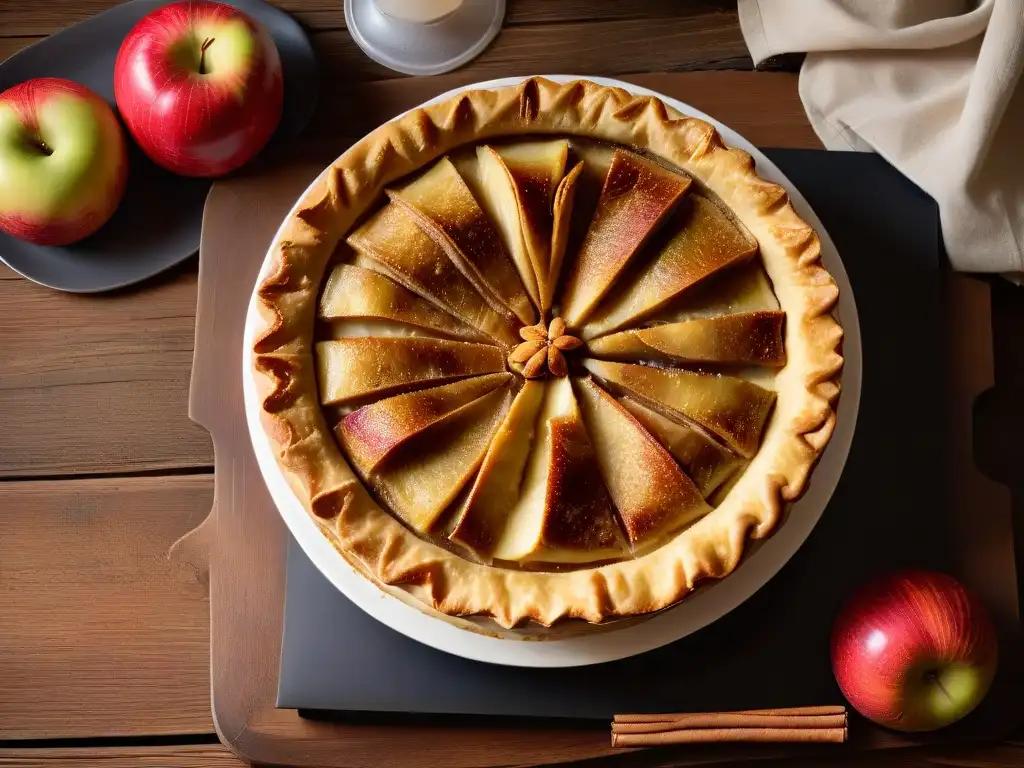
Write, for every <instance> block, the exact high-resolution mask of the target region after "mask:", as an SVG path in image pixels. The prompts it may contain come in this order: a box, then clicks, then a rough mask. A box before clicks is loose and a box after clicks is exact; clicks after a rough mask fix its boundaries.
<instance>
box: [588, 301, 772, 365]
mask: <svg viewBox="0 0 1024 768" xmlns="http://www.w3.org/2000/svg"><path fill="white" fill-rule="evenodd" d="M785 319H786V313H785V312H780V311H778V310H762V311H757V312H741V313H738V314H735V315H719V316H718V317H704V318H698V319H695V320H684V321H683V322H681V323H666V324H663V325H655V326H652V327H650V328H638V329H636V330H630V331H620V332H619V333H613V334H611V335H609V336H602V337H600V338H598V339H594V340H592V341H590V342H589V343H588V344H587V348H588V349H589V350H590V353H591V354H592V355H594V356H595V357H600V358H603V359H606V360H627V361H629V360H632V361H638V362H639V361H648V362H655V363H729V364H739V365H770V366H782V365H785V364H786V348H785V344H784V340H783V335H782V333H783V322H784V321H785Z"/></svg>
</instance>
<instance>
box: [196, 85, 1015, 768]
mask: <svg viewBox="0 0 1024 768" xmlns="http://www.w3.org/2000/svg"><path fill="white" fill-rule="evenodd" d="M784 77H785V76H784ZM632 79H633V80H634V81H635V82H637V83H638V84H641V85H645V86H648V87H651V88H655V89H657V90H660V91H662V92H665V93H667V94H669V95H672V96H676V97H678V98H680V99H683V100H684V101H688V102H689V103H692V104H694V106H696V107H698V108H704V109H708V111H710V112H711V113H713V114H715V116H716V117H718V118H720V119H721V120H723V121H724V122H725V123H727V124H733V125H736V126H737V127H740V125H741V124H742V127H741V128H740V130H741V131H742V132H744V133H745V135H746V136H747V138H749V139H751V140H752V141H753V142H754V143H761V144H765V143H772V140H771V139H772V138H774V137H776V136H778V135H779V133H780V128H779V122H778V121H779V120H780V119H782V120H785V119H789V120H790V122H791V123H792V124H793V126H794V130H793V133H794V134H795V133H797V132H798V131H799V130H804V129H801V128H799V127H798V126H801V125H802V126H806V122H805V120H804V118H803V116H802V112H801V111H800V110H799V105H798V103H796V99H795V89H794V88H793V85H792V80H791V79H789V78H788V77H785V82H783V81H782V80H780V79H779V78H774V77H770V76H769V77H766V76H764V75H748V76H745V77H742V78H737V77H735V76H732V75H727V76H724V77H722V78H720V79H719V78H716V77H715V76H714V75H711V76H710V77H709V76H708V74H707V73H701V74H700V75H688V74H678V75H657V76H643V77H636V78H632ZM773 81H774V82H775V83H776V84H775V85H772V82H773ZM404 82H406V83H408V84H409V85H408V86H406V87H407V91H406V92H404V93H403V94H402V95H401V98H399V99H397V100H396V101H395V102H394V103H393V104H391V106H393V107H394V111H395V112H398V111H400V110H401V109H405V108H408V107H411V106H414V105H415V104H417V103H420V102H422V101H424V100H426V99H427V98H430V97H431V96H433V95H435V94H436V92H437V91H438V90H441V89H440V88H439V87H438V86H437V85H436V84H433V85H432V84H431V83H430V82H418V81H412V80H409V81H404ZM417 83H418V84H419V86H420V87H419V88H417V87H416V84H417ZM722 88H728V89H730V93H729V96H730V98H729V99H728V100H722V99H721V97H720V93H721V89H722ZM392 95H393V94H392ZM708 101H712V102H715V105H717V107H718V108H714V106H710V107H709V106H708V105H707V102H708ZM769 107H770V111H769ZM758 114H760V115H764V114H773V115H776V116H777V117H776V118H775V119H773V121H771V123H770V125H768V127H767V128H766V129H765V134H766V135H761V134H760V133H759V130H758V128H757V125H758V124H759V123H758V122H757V120H756V119H755V118H754V116H756V115H758ZM787 116H788V117H787ZM797 116H798V117H797ZM807 143H808V142H806V141H805V142H803V145H804V146H806V145H807ZM336 150H337V146H336V145H335V146H334V147H330V148H326V149H323V150H322V151H321V149H319V148H318V147H316V146H305V147H302V148H301V149H299V150H298V151H297V152H296V156H301V158H302V160H301V161H297V160H288V159H287V158H283V157H279V158H278V162H277V163H276V164H274V165H264V166H263V167H262V168H260V169H256V170H255V171H253V172H251V173H249V174H247V175H245V176H239V177H236V178H232V179H229V180H226V181H223V182H219V183H218V184H217V185H215V187H214V189H213V190H212V192H211V194H210V197H209V199H208V201H207V205H206V211H205V216H204V221H203V241H202V246H201V251H200V278H199V280H200V282H199V300H198V308H197V314H196V348H195V361H194V367H193V376H192V388H191V400H190V416H191V417H192V418H193V419H194V420H196V421H197V422H199V423H200V424H202V425H203V426H204V427H205V428H207V429H208V430H209V431H210V433H211V435H212V437H213V442H214V450H215V454H216V483H215V497H214V509H213V512H212V513H211V515H210V517H209V518H208V519H207V521H206V522H205V523H204V524H203V525H202V526H200V528H199V529H197V530H196V531H195V532H194V533H193V534H192V535H191V536H189V537H187V539H186V540H184V541H183V542H182V543H181V545H180V547H179V551H178V554H179V556H180V557H185V558H188V559H191V560H193V561H194V562H196V563H200V562H206V563H208V564H209V568H210V601H211V674H212V688H213V713H214V721H215V724H216V726H217V730H218V733H219V734H220V737H221V739H222V740H223V741H224V742H225V743H226V744H227V745H228V746H230V747H231V748H232V749H233V750H235V751H237V752H238V753H239V754H240V755H241V756H243V757H245V758H247V759H249V760H251V761H253V762H259V763H272V764H280V765H296V766H300V765H302V766H305V765H309V766H312V765H316V766H323V767H331V768H333V767H335V766H336V767H338V768H342V767H343V766H344V767H345V768H354V767H356V766H380V765H395V766H413V767H415V766H423V768H428V766H429V767H431V768H432V767H433V766H436V765H444V766H450V767H451V768H485V767H487V766H499V765H501V766H509V765H534V764H542V763H543V764H549V763H558V762H564V761H569V760H581V759H586V758H595V757H601V756H607V755H609V754H611V753H612V750H611V749H610V746H609V737H608V732H607V730H605V729H603V728H602V729H579V728H573V727H570V726H565V725H558V724H552V725H551V726H550V727H544V728H536V727H532V728H526V727H522V726H519V727H517V726H516V725H515V724H511V725H509V724H506V723H505V722H504V721H499V722H497V723H495V722H494V721H487V722H483V723H480V724H478V725H472V726H462V725H455V724H453V723H452V721H450V720H445V721H438V722H436V723H425V722H423V721H419V720H418V721H416V722H414V723H406V724H392V723H386V722H381V721H372V722H366V723H361V724H353V723H332V722H323V721H312V720H306V719H302V718H300V717H299V716H298V714H297V713H296V712H294V711H290V710H279V709H277V708H276V707H275V698H276V688H277V671H278V658H279V653H280V641H281V622H282V612H283V594H284V583H283V578H284V572H285V543H286V530H285V527H284V524H283V522H282V521H281V519H280V517H279V515H278V513H277V511H276V509H275V508H274V506H273V503H272V501H271V500H270V498H269V496H268V494H267V493H266V490H265V488H264V486H263V481H262V478H261V477H260V473H259V470H258V468H257V466H256V463H255V459H254V457H253V455H252V451H251V448H250V446H249V437H248V431H247V428H246V423H245V417H244V413H243V408H242V398H241V391H240V380H239V377H240V372H241V338H242V326H243V322H244V317H245V311H246V308H247V305H248V301H249V297H250V293H251V290H252V286H253V284H254V282H255V278H256V274H257V272H258V270H259V268H260V265H261V264H262V261H263V257H264V255H265V253H266V250H267V248H268V246H269V243H270V240H271V238H272V236H273V234H274V232H275V231H276V229H277V227H278V226H279V224H280V222H281V220H282V219H283V217H284V215H285V214H286V213H287V211H288V210H289V208H290V207H291V205H292V204H293V202H294V200H295V199H296V198H297V197H298V195H299V194H300V193H301V192H302V190H303V189H304V188H305V187H306V186H307V184H308V183H309V182H310V181H311V180H312V179H313V178H314V177H315V176H316V175H317V173H319V171H320V170H321V169H322V168H323V167H324V166H325V165H326V164H327V163H328V162H330V161H331V160H332V159H333V156H334V154H335V153H336ZM955 285H956V286H957V287H956V289H955V290H954V291H953V292H952V295H951V297H950V300H951V301H952V302H954V304H955V310H951V313H952V315H953V316H955V317H957V318H958V322H957V324H956V326H955V327H956V333H953V334H952V335H951V337H950V338H951V339H952V353H953V354H954V355H957V356H959V357H958V358H957V359H959V360H962V361H964V364H963V365H959V366H957V370H958V371H959V372H960V373H961V374H962V376H961V377H959V378H958V379H957V381H955V382H954V383H953V386H952V390H953V391H952V393H951V395H952V404H953V406H954V407H953V410H952V411H951V412H952V413H953V414H954V416H955V418H956V419H957V429H958V432H957V434H958V436H960V437H962V438H963V439H962V440H961V439H957V440H955V441H954V442H955V444H956V446H961V447H962V449H959V450H958V453H957V455H955V456H952V457H951V460H952V461H954V462H956V465H957V466H958V467H959V468H960V469H959V470H958V472H959V474H960V477H962V479H963V482H961V483H960V484H959V485H958V486H957V487H958V489H959V490H957V491H956V493H957V494H960V495H961V496H960V497H959V499H960V500H962V501H963V502H964V503H967V502H968V501H969V503H970V504H974V505H985V506H986V507H987V508H988V509H989V510H992V511H994V512H993V514H990V515H988V516H987V517H986V521H987V522H985V523H983V525H984V526H985V530H984V532H983V533H984V534H985V535H983V536H981V537H978V536H972V537H971V540H972V541H979V542H980V544H979V546H981V545H984V544H985V542H986V541H988V542H989V544H993V543H998V538H999V537H1000V536H1002V537H1004V538H1005V534H1006V531H1007V530H1009V526H1010V520H1009V515H1010V512H1009V497H1008V493H1007V491H1006V490H1005V489H1004V488H1003V487H1002V486H999V485H996V484H994V483H991V482H990V481H988V480H986V479H985V478H984V477H983V476H981V475H980V473H978V472H976V471H975V470H974V469H973V465H972V463H971V456H970V450H969V446H970V444H971V441H970V434H971V433H970V430H971V420H970V403H971V402H972V401H973V399H974V397H975V396H976V395H977V394H978V393H980V392H982V391H984V390H985V389H987V388H989V387H990V386H991V383H992V359H991V351H990V350H991V334H990V331H989V323H988V317H989V307H988V288H987V286H986V285H985V284H984V283H981V282H977V281H958V282H957V283H956V284H955ZM951 306H952V305H951ZM967 317H973V318H976V320H975V321H973V322H965V321H964V320H965V318H967ZM979 524H980V523H979ZM967 559H968V560H969V562H968V563H966V564H965V569H966V571H967V572H969V573H970V574H971V576H972V579H971V583H972V585H974V586H976V588H979V589H980V590H981V591H982V593H983V594H984V596H985V598H986V599H987V600H988V602H989V603H990V604H991V605H993V606H994V607H995V608H996V610H997V611H998V612H999V613H1000V614H1001V615H1012V616H1013V617H1016V613H1017V596H1016V592H1015V590H1014V592H1013V594H1012V595H1007V594H1006V590H1005V589H1004V585H1005V583H1006V579H1005V576H1006V574H1007V573H1011V574H1012V572H1013V549H1012V546H1009V547H1008V546H1006V545H1005V544H1002V545H997V546H990V547H988V548H984V547H982V548H981V549H978V550H976V551H974V552H973V554H970V555H969V556H967ZM972 564H974V565H972ZM338 652H339V653H342V652H344V651H343V649H341V648H339V649H338ZM811 703H813V702H811ZM890 743H891V744H897V743H900V742H899V741H898V740H894V741H892V742H890ZM800 751H802V750H795V749H794V748H793V747H781V748H774V749H772V750H765V749H761V748H754V749H751V748H742V747H739V748H737V747H731V746H720V747H712V748H707V749H703V748H702V749H700V750H695V749H689V750H687V751H686V752H685V753H674V754H675V762H676V763H682V762H691V761H694V762H703V761H707V760H712V759H728V758H740V757H754V756H768V755H771V754H775V755H781V754H793V753H795V752H800ZM819 752H820V750H818V751H813V752H811V753H810V754H818V753H819ZM683 754H685V757H683ZM830 754H832V753H830ZM658 755H661V757H662V758H663V757H664V753H659V752H644V753H640V754H637V755H636V757H635V758H626V759H627V760H628V762H629V764H647V763H648V762H654V761H656V760H658V759H660V758H659V757H657V756H658Z"/></svg>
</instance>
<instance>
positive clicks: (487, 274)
mask: <svg viewBox="0 0 1024 768" xmlns="http://www.w3.org/2000/svg"><path fill="white" fill-rule="evenodd" d="M387 192H388V196H389V197H390V198H391V200H392V202H396V203H398V204H399V205H400V206H402V208H403V210H405V212H406V213H408V214H409V215H410V216H412V218H413V219H414V220H415V221H416V223H417V224H418V225H419V226H420V227H421V228H422V229H423V231H424V232H425V233H426V234H427V235H428V236H429V237H430V238H431V239H432V240H434V242H436V243H437V244H438V245H439V246H440V247H441V248H442V250H444V252H445V253H446V254H447V255H448V257H449V258H450V259H451V260H452V262H453V263H454V264H455V266H456V267H458V269H459V271H460V272H462V274H463V275H465V276H466V278H467V279H468V280H469V281H470V283H472V284H473V287H474V288H476V289H477V291H478V292H479V293H480V295H481V296H483V297H484V298H485V299H486V300H487V301H488V303H490V304H491V306H492V307H494V308H495V309H496V310H498V311H499V312H500V311H503V310H504V311H509V310H510V311H511V312H512V313H513V314H514V315H516V317H518V318H519V320H520V321H521V322H523V323H526V324H529V323H532V322H535V319H534V317H535V314H536V311H535V310H534V308H533V306H532V305H531V304H530V299H529V298H528V296H527V295H526V293H525V292H524V291H523V284H522V282H520V280H519V276H518V275H517V273H516V270H515V267H514V266H513V265H512V261H511V259H510V258H509V255H508V253H507V252H506V251H505V246H504V245H503V244H502V242H501V236H500V235H499V234H498V231H497V230H496V229H495V228H494V225H493V224H492V223H491V220H490V219H488V218H487V216H486V214H484V212H483V210H482V209H481V208H480V205H479V204H478V203H477V201H476V198H474V197H473V193H472V192H470V191H469V187H468V186H466V182H465V181H464V180H463V178H462V176H460V175H459V172H458V171H457V170H456V169H455V166H454V165H452V162H451V160H449V159H448V158H447V157H443V158H441V159H440V160H438V161H437V162H436V163H434V165H432V166H431V167H430V168H429V169H428V170H427V172H426V173H424V174H422V175H420V176H419V177H417V178H416V179H414V180H413V181H411V182H409V183H407V184H405V185H404V186H401V187H398V188H396V189H389V190H388V191H387Z"/></svg>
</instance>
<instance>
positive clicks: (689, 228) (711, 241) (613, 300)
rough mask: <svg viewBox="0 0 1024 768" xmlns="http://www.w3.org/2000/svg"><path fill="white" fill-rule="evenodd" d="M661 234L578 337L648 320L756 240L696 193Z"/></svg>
mask: <svg viewBox="0 0 1024 768" xmlns="http://www.w3.org/2000/svg"><path fill="white" fill-rule="evenodd" d="M663 235H664V238H665V239H664V240H662V241H661V245H660V246H659V247H658V249H657V253H655V254H654V256H653V258H651V259H650V260H649V261H648V262H647V263H645V264H643V265H641V266H640V267H639V271H638V273H637V274H636V276H635V277H629V278H628V282H627V284H625V285H623V286H622V288H621V290H620V291H617V292H616V294H615V295H614V296H612V297H610V298H609V299H608V301H607V302H605V304H604V305H602V306H601V307H599V308H598V310H597V312H595V313H594V315H593V316H592V317H591V318H590V319H589V320H588V321H587V325H586V327H585V328H584V329H583V337H584V338H587V339H591V338H594V337H595V336H599V335H601V334H604V333H608V332H609V331H612V330H615V329H617V328H621V327H622V326H623V325H626V324H627V323H632V322H636V321H638V320H640V319H642V318H645V317H649V316H650V315H652V314H654V313H655V312H657V311H658V310H659V309H661V308H662V307H664V306H665V305H666V304H668V303H669V302H670V301H672V299H674V298H675V297H677V296H679V295H680V294H681V293H682V292H683V291H685V290H687V289H688V288H690V287H691V286H693V285H695V284H697V283H698V282H700V281H701V280H704V279H705V278H707V277H708V276H709V275H713V274H714V273H715V272H718V271H719V270H721V269H725V268H726V267H728V266H729V265H731V264H736V263H737V262H740V261H743V260H746V259H749V258H751V257H752V256H753V255H754V254H755V253H756V252H757V241H756V240H754V239H753V238H752V237H751V236H750V235H748V234H747V233H746V232H745V231H743V230H741V229H740V228H739V227H738V226H737V225H736V224H735V223H733V221H732V220H731V219H730V218H729V217H728V216H726V215H725V213H724V212H723V211H722V209H721V208H719V207H718V206H717V205H715V204H714V203H713V202H711V201H710V200H708V199H707V198H706V197H703V196H701V195H698V194H690V195H687V196H686V198H685V199H684V200H683V201H682V202H681V203H680V204H679V207H678V208H677V209H676V211H675V213H674V214H673V215H672V218H671V219H670V220H669V221H668V222H667V223H666V224H665V229H664V232H663Z"/></svg>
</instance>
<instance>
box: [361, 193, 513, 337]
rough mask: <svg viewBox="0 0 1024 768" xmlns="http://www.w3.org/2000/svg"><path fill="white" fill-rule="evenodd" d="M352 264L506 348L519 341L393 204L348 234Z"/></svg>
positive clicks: (506, 319)
mask: <svg viewBox="0 0 1024 768" xmlns="http://www.w3.org/2000/svg"><path fill="white" fill-rule="evenodd" d="M348 244H349V245H350V246H351V247H352V248H354V249H355V251H356V253H357V254H359V255H360V256H359V259H358V260H357V264H358V265H359V266H366V267H369V268H371V269H375V270H377V271H378V272H382V273H384V274H385V275H387V276H388V277H390V278H391V279H392V280H394V281H395V282H397V283H398V284H399V285H402V286H404V287H405V288H407V289H409V290H410V291H412V292H413V293H418V294H419V295H420V296H422V297H424V298H425V299H427V300H428V301H431V302H433V303H434V304H436V305H437V306H438V307H440V308H441V309H443V310H445V311H446V312H449V313H450V314H452V315H455V316H456V317H458V318H460V319H462V320H464V321H465V322H466V323H468V324H469V325H471V326H473V327H474V328H476V329H477V330H479V331H483V332H484V333H486V334H487V335H488V336H490V337H491V338H493V339H495V340H497V341H499V342H501V343H502V344H504V345H505V346H514V345H515V344H517V343H518V342H519V335H518V333H516V330H517V328H518V327H519V325H520V323H519V321H518V319H517V318H516V317H515V316H514V315H513V314H512V313H511V312H506V313H504V314H501V313H498V312H496V311H495V310H494V308H493V307H491V306H490V304H488V303H487V302H486V301H484V299H483V297H482V296H481V295H480V294H479V293H477V291H476V289H475V288H474V287H473V285H472V284H471V283H470V282H469V281H468V280H467V279H466V278H465V277H463V276H462V273H461V272H459V270H458V269H456V268H455V265H454V264H452V262H451V260H450V259H449V258H448V257H447V256H446V255H445V253H444V251H442V250H441V248H440V246H438V245H437V244H436V243H435V242H434V241H433V240H431V239H430V238H429V237H427V235H426V234H425V233H424V232H423V230H421V229H420V228H419V227H418V226H416V222H414V221H413V220H412V219H411V218H410V217H409V215H408V214H406V213H405V212H403V210H402V209H401V208H399V207H398V206H397V205H394V204H389V205H385V206H384V207H383V208H381V209H380V210H379V211H378V212H377V213H375V214H374V215H373V216H371V217H370V218H369V219H368V220H367V221H366V222H365V223H364V224H363V225H362V226H360V227H359V228H358V229H357V230H356V231H355V232H353V233H352V234H351V235H349V238H348Z"/></svg>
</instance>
